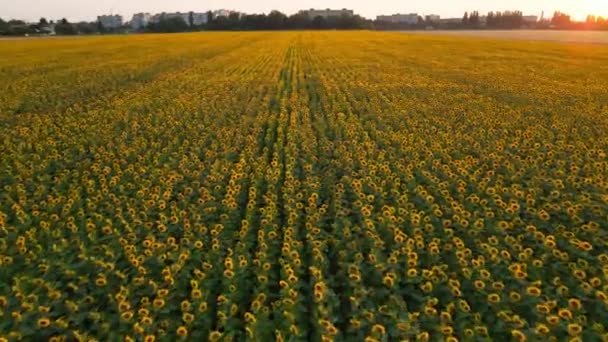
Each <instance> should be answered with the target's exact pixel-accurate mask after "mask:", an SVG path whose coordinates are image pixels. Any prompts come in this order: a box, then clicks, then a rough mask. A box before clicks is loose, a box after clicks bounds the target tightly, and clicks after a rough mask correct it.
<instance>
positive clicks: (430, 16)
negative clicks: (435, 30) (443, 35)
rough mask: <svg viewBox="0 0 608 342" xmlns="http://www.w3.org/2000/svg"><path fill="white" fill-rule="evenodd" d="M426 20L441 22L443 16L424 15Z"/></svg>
mask: <svg viewBox="0 0 608 342" xmlns="http://www.w3.org/2000/svg"><path fill="white" fill-rule="evenodd" d="M424 20H425V21H426V22H427V23H439V20H441V17H440V16H438V15H437V14H429V15H426V16H425V17H424Z"/></svg>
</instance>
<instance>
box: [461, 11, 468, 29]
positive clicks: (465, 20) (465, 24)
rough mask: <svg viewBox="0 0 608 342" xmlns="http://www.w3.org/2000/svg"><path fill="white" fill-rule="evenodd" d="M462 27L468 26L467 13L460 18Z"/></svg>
mask: <svg viewBox="0 0 608 342" xmlns="http://www.w3.org/2000/svg"><path fill="white" fill-rule="evenodd" d="M462 25H464V26H469V12H464V16H463V17H462Z"/></svg>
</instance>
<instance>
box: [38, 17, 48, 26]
mask: <svg viewBox="0 0 608 342" xmlns="http://www.w3.org/2000/svg"><path fill="white" fill-rule="evenodd" d="M38 24H39V25H40V26H47V25H48V24H49V22H48V21H47V20H46V18H40V20H39V21H38Z"/></svg>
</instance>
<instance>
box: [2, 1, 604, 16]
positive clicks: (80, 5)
mask: <svg viewBox="0 0 608 342" xmlns="http://www.w3.org/2000/svg"><path fill="white" fill-rule="evenodd" d="M328 7H330V8H350V9H354V10H355V12H356V13H358V14H360V15H362V16H364V17H367V18H375V16H376V15H378V14H392V13H410V12H417V13H419V14H439V15H441V16H442V17H461V16H462V15H463V13H464V11H472V10H479V11H480V12H481V13H486V12H488V11H491V10H515V9H518V10H522V11H523V12H524V14H531V15H532V14H534V15H540V14H541V12H542V11H544V12H545V16H551V15H552V14H553V11H555V10H560V11H563V12H566V13H569V14H571V15H573V17H574V18H575V19H577V20H582V19H584V18H585V17H586V16H587V15H588V14H594V15H603V16H608V1H604V0H579V1H571V0H509V1H506V0H501V1H498V0H468V1H453V0H427V1H416V2H414V1H403V0H401V1H399V0H376V1H367V0H348V1H347V0H324V1H322V0H307V1H291V2H286V1H279V0H257V1H245V0H207V1H202V0H198V1H195V0H173V1H166V0H123V1H120V0H79V1H75V0H53V1H48V0H0V18H5V19H8V18H14V19H23V20H28V21H35V20H38V19H39V18H40V17H46V18H48V19H55V20H56V19H60V18H63V17H66V18H67V19H69V20H70V21H81V20H86V21H93V20H95V18H96V17H97V15H101V14H110V13H114V14H122V15H123V16H125V19H127V20H128V19H130V17H131V15H132V14H133V13H136V12H151V13H157V12H163V11H166V12H173V11H182V12H185V11H190V10H192V11H207V10H210V9H220V8H226V9H234V10H239V11H242V12H246V13H262V12H265V13H267V12H270V11H271V10H273V9H277V10H280V11H282V12H284V13H286V14H292V13H294V12H297V11H298V10H300V9H308V8H328Z"/></svg>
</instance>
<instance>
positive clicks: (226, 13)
mask: <svg viewBox="0 0 608 342" xmlns="http://www.w3.org/2000/svg"><path fill="white" fill-rule="evenodd" d="M212 13H213V17H214V18H219V17H226V18H227V17H229V16H230V15H231V14H232V13H237V12H235V11H231V10H227V9H219V10H215V11H213V12H212Z"/></svg>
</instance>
